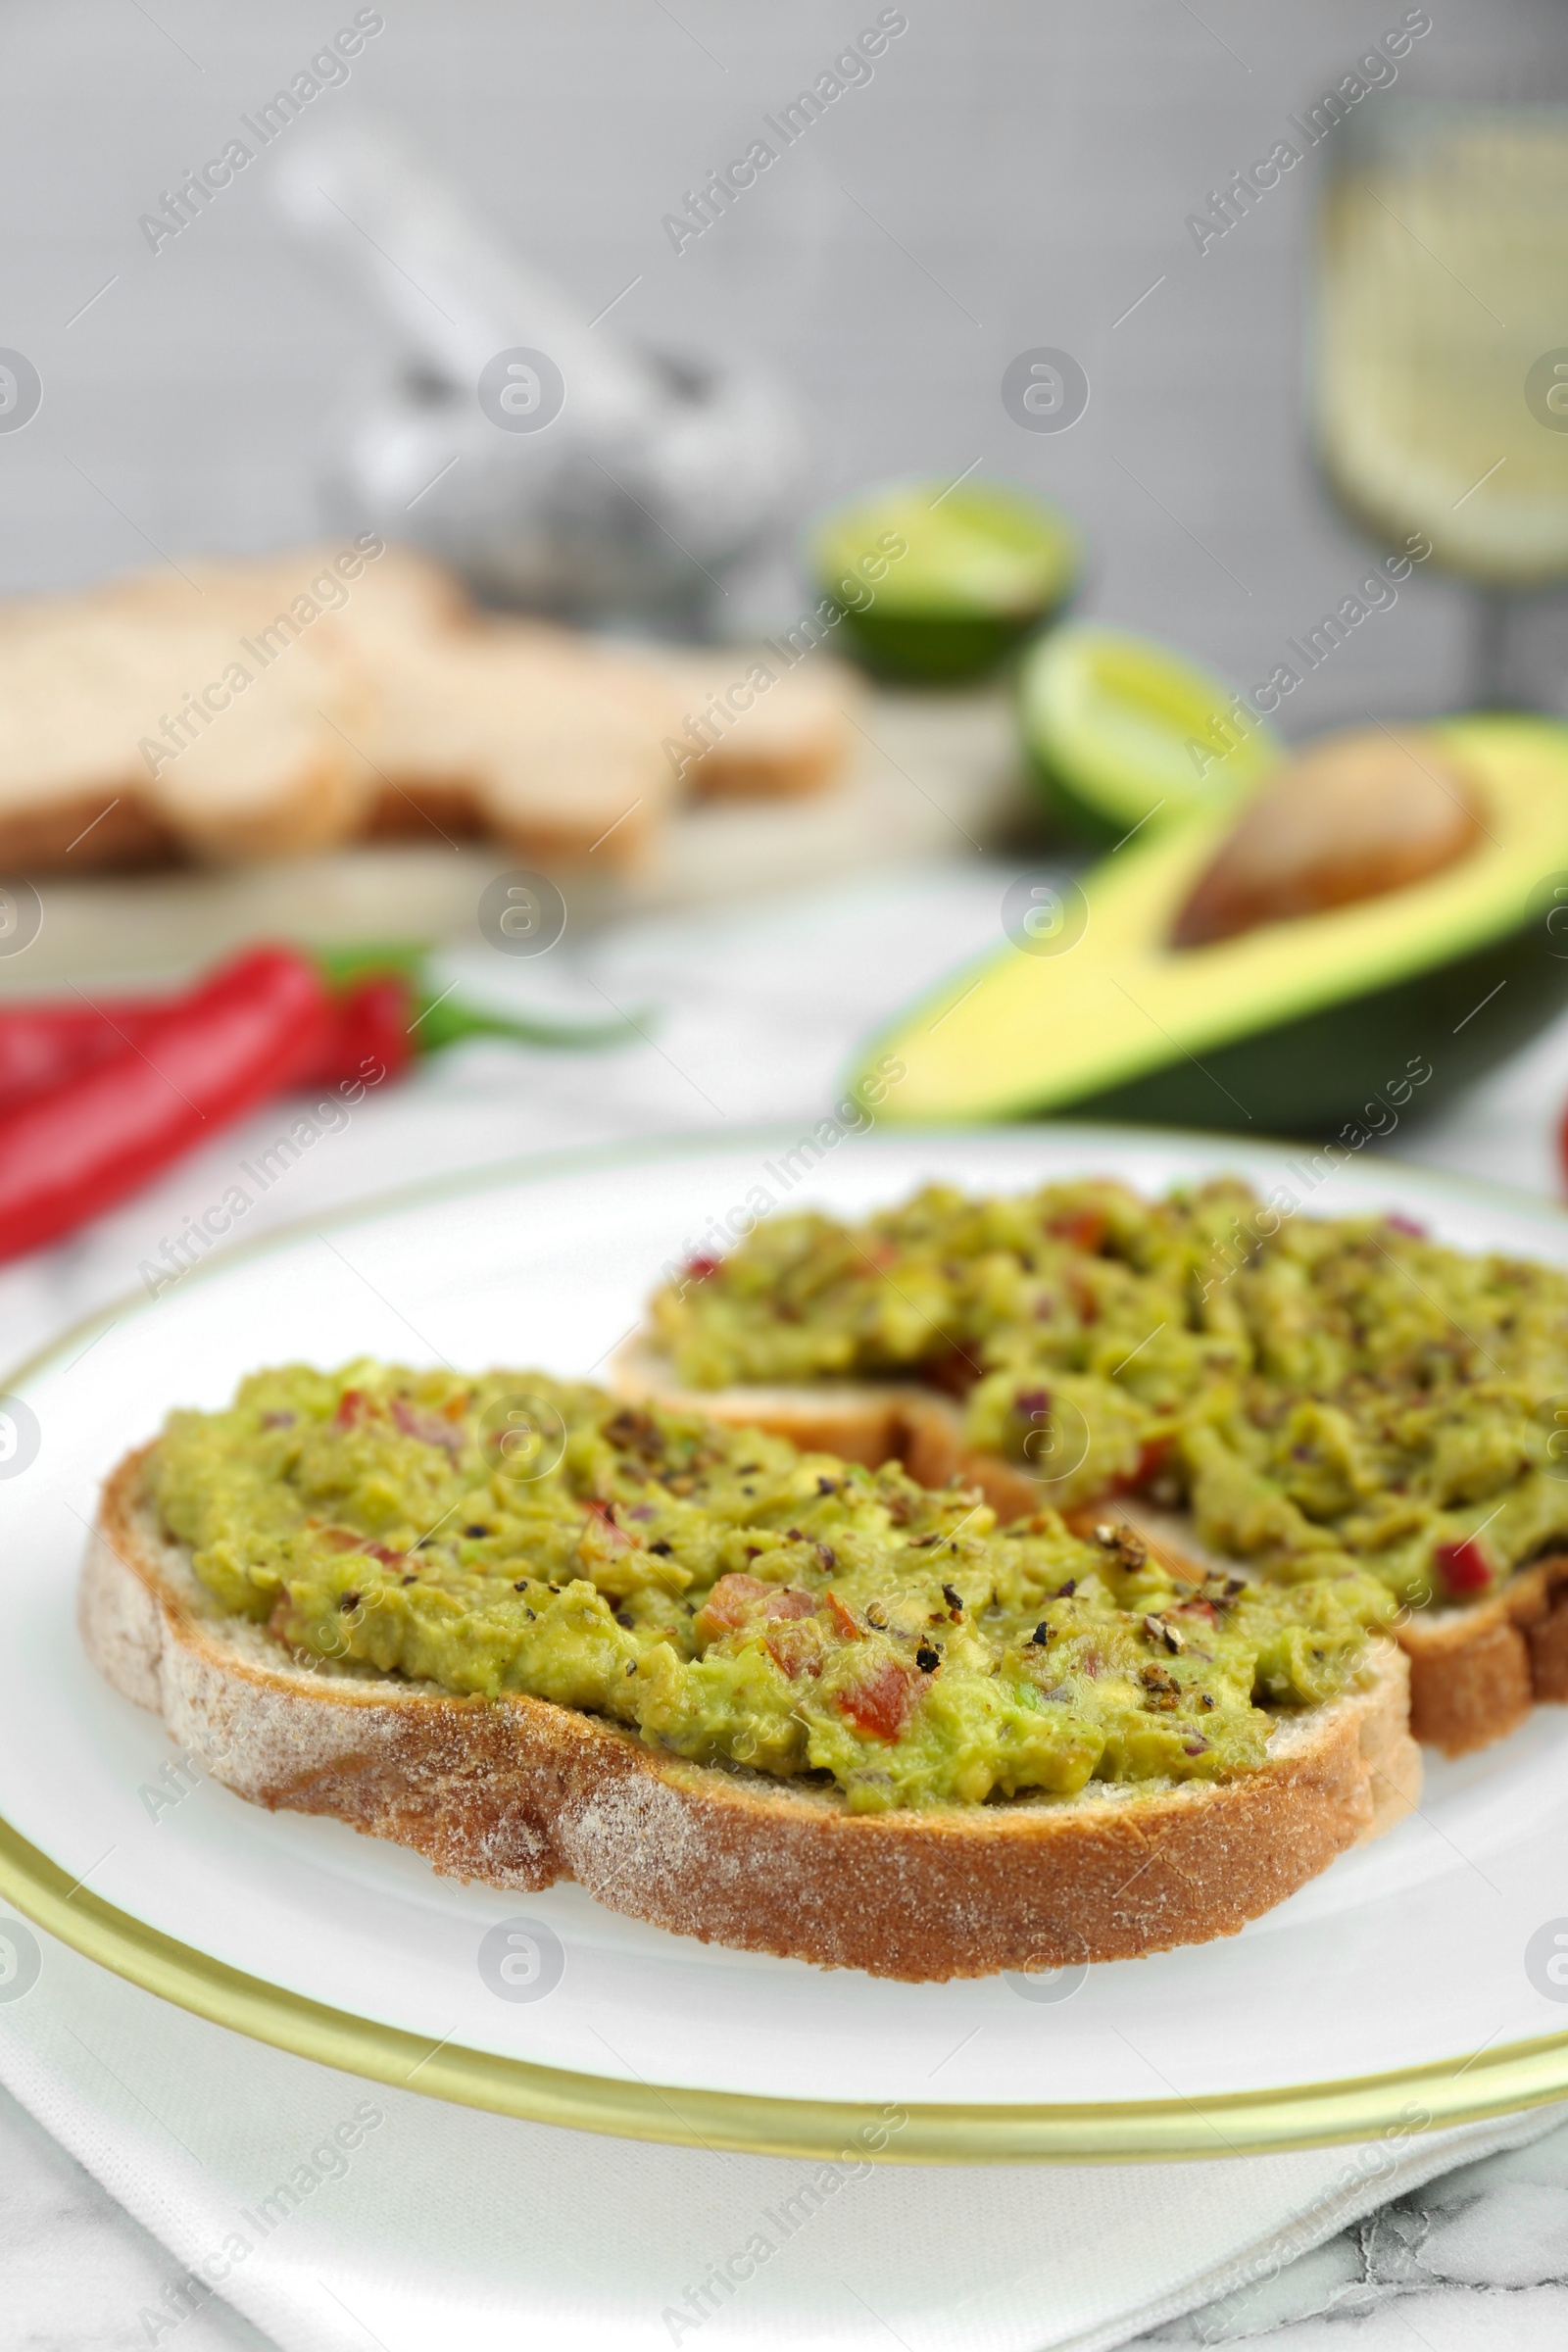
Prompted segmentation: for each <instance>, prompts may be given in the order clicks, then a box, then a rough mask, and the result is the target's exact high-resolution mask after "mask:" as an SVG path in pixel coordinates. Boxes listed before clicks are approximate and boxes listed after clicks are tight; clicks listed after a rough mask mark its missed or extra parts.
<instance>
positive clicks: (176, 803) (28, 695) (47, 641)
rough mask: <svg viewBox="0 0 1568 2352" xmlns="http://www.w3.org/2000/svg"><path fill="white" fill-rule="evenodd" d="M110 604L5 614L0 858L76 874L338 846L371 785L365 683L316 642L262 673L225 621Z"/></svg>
mask: <svg viewBox="0 0 1568 2352" xmlns="http://www.w3.org/2000/svg"><path fill="white" fill-rule="evenodd" d="M181 593H182V594H183V595H184V596H185V598H186V603H187V606H189V607H190V608H192V609H191V610H189V611H187V612H185V613H182V614H178V615H176V614H175V613H173V612H172V611H171V612H169V613H165V614H162V615H159V616H157V617H153V616H148V615H143V614H139V613H134V612H132V611H129V610H126V609H123V607H121V606H120V605H118V604H117V603H116V602H115V601H114V600H113V599H110V598H105V599H102V600H98V599H94V598H92V597H81V598H60V599H56V600H51V601H50V602H48V603H32V604H14V605H11V606H8V607H6V608H4V609H3V610H0V864H4V865H6V866H9V867H11V868H13V869H16V868H19V867H20V868H30V869H31V870H34V871H37V870H43V869H48V868H51V867H64V868H66V869H67V870H76V869H81V870H86V869H88V868H91V867H94V866H103V865H119V864H123V863H126V862H136V861H140V860H144V859H145V858H149V857H153V856H164V857H168V856H169V855H171V854H172V853H177V852H188V853H190V854H192V855H195V856H198V857H202V858H249V857H259V856H265V857H270V856H275V855H279V854H283V853H287V852H292V851H296V850H303V849H311V848H316V847H319V846H323V845H325V844H329V843H332V842H335V841H339V840H342V839H343V838H345V837H346V836H347V835H349V834H350V833H352V832H353V831H355V830H356V829H357V827H358V826H359V825H360V824H362V823H363V821H364V815H365V811H366V809H367V808H368V803H369V797H370V786H371V784H372V782H373V778H372V777H371V775H370V771H369V769H368V767H367V765H366V763H365V761H364V760H363V759H362V758H361V756H360V755H359V753H358V752H357V751H356V750H355V748H354V744H353V740H352V738H353V736H354V734H355V733H356V732H357V731H358V730H359V729H360V728H361V727H362V726H363V725H364V724H365V722H366V720H367V718H368V711H369V707H370V689H369V687H368V684H367V682H366V679H365V676H364V674H363V673H362V672H360V671H358V670H356V669H355V668H353V666H352V665H350V664H346V663H344V662H340V661H339V660H337V659H336V658H328V657H326V656H324V655H323V654H321V653H320V652H319V651H318V649H317V648H315V647H314V646H312V645H309V644H301V645H298V646H292V647H290V648H289V655H288V659H286V660H280V661H277V662H276V663H275V666H274V665H273V664H272V663H271V662H264V661H263V660H262V659H260V658H259V657H258V656H257V655H256V654H254V653H251V654H245V653H244V652H243V651H242V648H241V645H240V643H239V640H238V638H237V635H236V632H235V630H234V628H233V627H232V626H231V625H230V622H229V620H228V618H227V617H226V616H225V615H224V614H223V613H221V612H219V611H215V612H211V613H207V612H202V611H201V610H200V609H199V608H198V607H197V600H196V598H195V597H194V596H192V595H191V594H190V593H189V591H185V590H182V591H181Z"/></svg>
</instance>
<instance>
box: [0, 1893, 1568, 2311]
mask: <svg viewBox="0 0 1568 2352" xmlns="http://www.w3.org/2000/svg"><path fill="white" fill-rule="evenodd" d="M6 1925H7V1923H6V1921H5V1919H4V1918H3V1916H0V1933H3V1932H4V1930H5V1928H6ZM35 1940H36V1942H37V1944H38V1946H39V1948H40V1953H41V1963H42V1964H41V1967H40V1971H39V1974H38V1978H37V1981H36V1983H35V1984H33V1985H32V1986H31V1987H30V1989H29V1990H28V1991H27V1992H26V1993H25V1995H24V1996H23V1997H22V1998H20V1999H15V2000H12V2001H10V2002H8V2003H5V2004H4V2005H3V2006H0V2080H3V2081H4V2082H5V2083H6V2085H7V2087H8V2088H9V2089H10V2090H11V2091H12V2092H13V2093H14V2094H15V2096H16V2097H17V2098H19V2099H20V2100H21V2101H22V2102H23V2104H24V2105H25V2106H26V2107H27V2108H29V2109H30V2110H31V2112H32V2113H33V2115H35V2116H36V2117H37V2119H38V2121H39V2122H40V2123H41V2124H43V2125H44V2126H45V2128H46V2129H47V2130H48V2131H52V2132H53V2133H54V2134H55V2136H56V2138H58V2139H60V2140H61V2141H63V2142H64V2144H65V2145H66V2147H68V2148H69V2149H70V2150H71V2151H72V2153H73V2155H74V2156H76V2157H77V2158H78V2159H79V2160H80V2161H81V2163H83V2164H84V2165H85V2166H86V2167H87V2169H88V2170H89V2171H90V2172H91V2173H93V2174H94V2175H95V2176H96V2178H97V2179H98V2180H101V2181H102V2182H103V2184H104V2186H105V2187H106V2188H107V2189H108V2190H109V2191H110V2192H111V2194H112V2195H114V2196H115V2197H117V2198H119V2200H120V2202H121V2203H122V2204H123V2205H124V2206H126V2207H127V2208H128V2209H129V2211H130V2212H131V2213H133V2214H134V2215H135V2216H136V2218H137V2220H138V2221H140V2222H142V2223H143V2224H144V2225H145V2227H146V2228H147V2229H150V2230H151V2231H152V2232H153V2233H154V2234H155V2235H156V2236H157V2237H159V2238H160V2239H161V2240H162V2241H163V2243H164V2244H165V2245H166V2246H167V2247H168V2248H169V2249H170V2252H171V2257H172V2259H171V2261H170V2265H169V2277H168V2281H167V2286H166V2289H165V2292H164V2295H163V2297H162V2299H158V2300H152V2301H149V2302H148V2303H147V2304H145V2305H144V2306H143V2307H142V2309H141V2310H140V2311H138V2312H137V2313H136V2315H135V2318H136V2321H137V2325H138V2328H139V2331H140V2334H141V2335H142V2337H143V2338H144V2339H145V2340H146V2341H147V2342H149V2343H155V2344H162V2343H166V2342H170V2341H172V2340H174V2339H175V2337H176V2334H177V2327H178V2324H179V2322H180V2321H181V2320H183V2319H184V2318H185V2317H187V2316H188V2315H189V2314H190V2313H191V2312H192V2311H194V2310H197V2309H200V2308H202V2307H203V2306H204V2305H205V2304H206V2303H207V2302H208V2301H209V2300H210V2299H211V2294H212V2293H213V2291H215V2286H216V2291H221V2293H222V2294H223V2295H224V2296H226V2297H227V2298H228V2300H229V2301H230V2302H231V2303H233V2304H234V2305H235V2306H236V2307H237V2308H238V2309H239V2310H240V2311H242V2312H243V2313H244V2314H245V2316H246V2317H247V2318H248V2319H249V2320H251V2321H252V2322H254V2324H255V2325H256V2326H257V2327H260V2328H261V2329H262V2330H263V2331H264V2332H265V2333H266V2334H268V2335H270V2336H271V2337H272V2338H273V2340H274V2341H275V2342H276V2343H277V2344H278V2345H279V2346H280V2347H282V2352H366V2347H367V2345H375V2344H379V2345H380V2346H381V2347H382V2352H432V2348H433V2347H441V2346H444V2345H447V2344H458V2343H461V2344H462V2345H463V2347H464V2352H516V2348H517V2346H518V2345H519V2344H521V2345H527V2344H533V2343H538V2344H541V2345H548V2346H550V2347H551V2352H610V2348H611V2347H613V2352H644V2347H646V2348H647V2352H668V2348H669V2347H670V2346H671V2345H685V2346H693V2345H696V2346H699V2347H700V2348H701V2352H714V2348H717V2352H722V2347H723V2346H725V2345H746V2344H752V2345H758V2346H766V2347H768V2352H783V2348H784V2347H789V2346H796V2345H799V2346H808V2345H831V2346H833V2347H834V2348H835V2352H858V2347H860V2346H862V2345H863V2346H864V2347H865V2352H887V2347H888V2345H889V2344H890V2343H902V2344H903V2345H904V2346H905V2347H906V2352H969V2348H970V2347H980V2346H984V2348H985V2352H1047V2348H1048V2347H1050V2348H1051V2352H1056V2348H1057V2347H1060V2348H1061V2352H1067V2348H1068V2347H1070V2348H1071V2352H1102V2348H1103V2347H1108V2346H1110V2345H1114V2344H1120V2343H1124V2342H1125V2341H1126V2340H1127V2338H1128V2337H1129V2336H1132V2335H1135V2334H1137V2333H1138V2332H1139V2331H1140V2330H1141V2329H1143V2328H1145V2327H1152V2326H1154V2325H1156V2324H1158V2323H1159V2322H1160V2321H1162V2320H1167V2319H1171V2318H1174V2317H1175V2316H1176V2315H1177V2314H1179V2313H1181V2312H1184V2311H1190V2310H1192V2309H1193V2308H1194V2307H1195V2306H1197V2305H1198V2304H1201V2303H1206V2302H1208V2301H1209V2300H1210V2299H1211V2298H1212V2297H1214V2296H1215V2295H1219V2294H1222V2293H1225V2292H1227V2291H1228V2290H1230V2289H1232V2288H1235V2287H1238V2286H1243V2285H1246V2284H1249V2283H1252V2282H1257V2281H1262V2280H1264V2279H1267V2278H1269V2277H1271V2276H1272V2275H1273V2273H1274V2272H1275V2271H1276V2270H1277V2269H1278V2268H1279V2267H1280V2265H1281V2264H1282V2263H1284V2262H1287V2261H1289V2260H1291V2259H1293V2258H1294V2257H1295V2256H1297V2255H1299V2254H1301V2253H1304V2252H1305V2251H1306V2250H1307V2249H1308V2248H1309V2247H1311V2246H1314V2245H1317V2244H1319V2243H1320V2242H1321V2241H1322V2240H1323V2239H1324V2238H1326V2237H1328V2236H1330V2235H1332V2234H1333V2232H1334V2231H1335V2230H1337V2229H1343V2228H1344V2227H1345V2226H1346V2224H1347V2223H1348V2222H1350V2221H1353V2220H1354V2219H1356V2218H1357V2217H1358V2216H1359V2215H1361V2214H1363V2213H1366V2212H1368V2211H1370V2210H1371V2208H1372V2207H1373V2206H1375V2205H1379V2204H1383V2203H1385V2202H1386V2201H1387V2200H1388V2199H1389V2198H1390V2197H1392V2196H1395V2195H1397V2194H1398V2193H1399V2192H1400V2191H1401V2190H1403V2189H1407V2188H1412V2187H1415V2186H1416V2185H1418V2184H1419V2183H1420V2182H1421V2181H1423V2180H1430V2179H1431V2178H1432V2177H1433V2175H1434V2174H1436V2173H1439V2172H1442V2171H1444V2170H1446V2168H1447V2167H1448V2166H1450V2165H1453V2164H1457V2163H1460V2162H1463V2161H1465V2160H1466V2159H1469V2158H1473V2157H1476V2156H1480V2155H1485V2154H1487V2153H1489V2152H1491V2151H1492V2150H1493V2149H1495V2148H1499V2147H1506V2146H1513V2145H1516V2144H1518V2143H1519V2142H1520V2141H1522V2140H1525V2139H1529V2138H1533V2137H1536V2136H1539V2135H1540V2134H1541V2133H1543V2132H1544V2131H1549V2130H1551V2129H1552V2127H1553V2125H1554V2124H1556V2123H1557V2122H1559V2121H1561V2120H1562V2116H1563V2112H1564V2111H1563V2109H1562V2108H1551V2109H1544V2110H1540V2111H1538V2112H1536V2113H1535V2114H1532V2115H1526V2116H1514V2117H1512V2118H1509V2119H1506V2120H1504V2121H1502V2122H1498V2123H1485V2124H1477V2125H1471V2126H1468V2127H1466V2128H1464V2129H1463V2130H1460V2131H1444V2132H1435V2133H1431V2134H1428V2135H1425V2136H1420V2137H1416V2138H1411V2139H1406V2140H1403V2141H1398V2142H1378V2141H1374V2142H1368V2143H1366V2144H1364V2145H1361V2146H1359V2147H1343V2148H1320V2149H1308V2150H1302V2151H1299V2152H1294V2153H1291V2154H1288V2155H1282V2156H1265V2157H1254V2158H1251V2159H1250V2160H1247V2161H1238V2160H1236V2159H1234V2158H1225V2159H1222V2160H1220V2161H1217V2162H1213V2163H1192V2164H1166V2165H1084V2166H1072V2167H1066V2166H1053V2165H1041V2166H1026V2165H1009V2166H988V2165H976V2166H968V2167H960V2166H928V2167H912V2166H910V2167H906V2166H872V2165H862V2166H859V2167H857V2166H856V2165H855V2164H853V2163H846V2164H839V2165H835V2166H823V2165H818V2164H813V2163H809V2162H796V2161H791V2160H788V2159H784V2158H777V2157H766V2156H740V2155H730V2154H725V2153H722V2152H719V2151H716V2150H708V2149H702V2148H671V2147H661V2146H654V2145H643V2144H641V2143H639V2142H636V2141H632V2140H621V2139H605V2138H600V2137H597V2136H595V2135H593V2134H591V2133H588V2132H577V2131H560V2130H557V2129H555V2128H553V2127H548V2126H544V2125H536V2124H525V2123H517V2122H514V2121H512V2120H510V2119H509V2118H506V2117H503V2116H494V2115H485V2114H481V2113H478V2112H475V2111H471V2110H469V2109H466V2108H462V2107H455V2106H450V2105H448V2104H446V2103H445V2102H444V2101H441V2100H438V2099H431V2098H425V2097H422V2096H421V2095H420V2094H419V2093H418V2092H417V2091H413V2090H403V2089H388V2088H386V2087H384V2086H383V2085H381V2084H380V2083H375V2082H363V2081H361V2080H360V2079H359V2078H357V2077H355V2076H351V2075H342V2074H337V2073H335V2072H333V2071H331V2070H329V2069H328V2068H325V2067H320V2066H315V2065H313V2064H311V2063H310V2062H309V2061H308V2060H305V2059H300V2058H292V2057H289V2056H287V2055H286V2054H284V2053H283V2052H281V2051H278V2050H272V2049H269V2048H267V2047H266V2046H265V2045H263V2044H262V2043H260V2042H253V2041H249V2040H247V2039H245V2038H244V2037H243V2036H242V2035H240V2034H230V2033H228V2032H226V2031H225V2030H224V2029H222V2028H221V2027H218V2026H212V2025H208V2024H207V2023H206V2022H205V2021H204V2020H203V2019H200V2018H195V2017H189V2016H187V2015H185V2014H184V2012H183V2011H181V2010H178V2009H174V2008H172V2007H170V2006H169V2005H168V2004H166V2003H164V2002H162V2001H159V2000H157V1999H155V1998H154V1997H153V1996H152V1995H151V1994H148V1993H144V1992H141V1991H139V1990H137V1989H136V1987H135V1986H133V1985H126V1984H123V1983H122V1982H121V1981H120V1979H118V1978H116V1977H113V1976H110V1975H108V1974H107V1973H106V1972H105V1971H103V1970H101V1969H98V1968H96V1967H94V1966H93V1965H92V1963H91V1962H89V1961H86V1960H83V1959H81V1958H80V1957H79V1956H78V1955H77V1954H76V1953H74V1952H73V1951H71V1950H69V1949H68V1948H67V1947H66V1946H65V1945H63V1944H60V1943H58V1942H56V1941H55V1940H54V1939H53V1938H51V1937H48V1936H42V1935H37V1936H35ZM269 2200H270V2202H269ZM726 2272H727V2273H728V2275H729V2276H728V2279H727V2280H726V2276H725V2275H726ZM748 2273H749V2274H750V2275H749V2276H748V2275H747V2274H748ZM208 2281H213V2282H215V2285H209V2284H208V2283H207V2282H208Z"/></svg>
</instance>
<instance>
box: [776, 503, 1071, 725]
mask: <svg viewBox="0 0 1568 2352" xmlns="http://www.w3.org/2000/svg"><path fill="white" fill-rule="evenodd" d="M1081 555H1082V543H1081V541H1080V539H1079V535H1078V530H1077V526H1076V525H1075V524H1074V523H1073V522H1072V521H1071V520H1070V519H1069V517H1068V516H1067V515H1064V514H1063V513H1062V511H1061V509H1060V508H1059V507H1054V506H1051V505H1049V504H1048V503H1047V501H1046V500H1044V499H1039V498H1036V497H1035V496H1034V495H1033V493H1032V492H1030V491H1028V490H1022V489H1018V488H1016V487H1015V486H1014V485H1013V484H1011V483H1006V482H985V481H970V482H960V483H959V484H958V485H957V486H956V487H955V486H954V485H953V484H952V483H951V482H945V481H943V480H942V479H941V478H940V476H934V477H933V478H932V479H931V480H929V481H910V482H896V483H893V484H891V485H889V486H888V487H887V488H886V489H882V490H876V491H873V492H871V493H869V494H868V495H867V496H865V497H862V498H858V499H856V500H854V501H852V502H851V503H850V504H849V505H847V506H843V507H839V508H836V509H835V510H834V512H833V513H832V514H830V515H826V516H824V517H823V519H822V520H821V521H820V522H818V523H817V524H816V526H815V528H814V529H813V531H812V532H811V535H810V540H809V566H810V570H811V573H812V575H813V577H814V579H815V581H816V584H817V587H818V589H819V590H820V591H821V593H822V595H823V596H824V597H825V598H826V599H827V600H828V602H829V604H830V605H832V606H834V607H836V608H837V611H838V613H839V616H840V618H841V620H842V623H843V628H844V636H845V639H846V650H847V651H849V652H851V653H853V654H854V655H855V656H856V658H857V659H858V661H860V662H862V663H863V664H864V666H865V667H866V668H867V669H871V670H874V671H876V672H877V673H878V674H879V675H882V676H885V677H895V678H906V679H910V680H914V681H923V682H927V683H933V684H942V683H956V682H958V681H960V680H965V679H970V678H978V677H982V676H984V675H985V673H986V672H987V671H988V670H991V669H994V668H996V666H997V665H998V663H999V662H1002V661H1003V660H1004V659H1005V656H1006V655H1007V654H1008V653H1010V652H1011V651H1012V649H1013V647H1014V646H1015V645H1017V644H1018V643H1019V642H1020V640H1021V639H1023V638H1024V637H1026V636H1028V635H1029V633H1030V632H1031V631H1032V630H1034V629H1036V628H1038V627H1039V626H1040V624H1041V622H1042V621H1043V620H1045V619H1046V618H1047V617H1048V616H1049V615H1050V614H1051V613H1054V612H1055V611H1056V610H1057V609H1058V607H1060V606H1061V605H1062V604H1063V603H1064V602H1065V600H1066V599H1067V597H1068V596H1069V595H1070V594H1071V592H1072V589H1073V586H1074V584H1075V583H1076V580H1077V577H1078V571H1079V566H1080V563H1081Z"/></svg>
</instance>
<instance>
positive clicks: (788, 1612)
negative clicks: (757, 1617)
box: [762, 1585, 816, 1618]
mask: <svg viewBox="0 0 1568 2352" xmlns="http://www.w3.org/2000/svg"><path fill="white" fill-rule="evenodd" d="M771 1590H772V1595H773V1597H772V1599H771V1600H770V1601H769V1602H768V1604H767V1606H766V1608H765V1609H764V1610H763V1611H762V1614H763V1616H764V1617H783V1618H789V1617H814V1616H815V1615H816V1594H815V1593H803V1592H802V1591H801V1588H800V1586H799V1585H786V1586H785V1588H784V1590H783V1592H782V1593H781V1592H780V1591H779V1589H778V1587H777V1585H774V1586H773V1587H772V1588H771Z"/></svg>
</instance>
